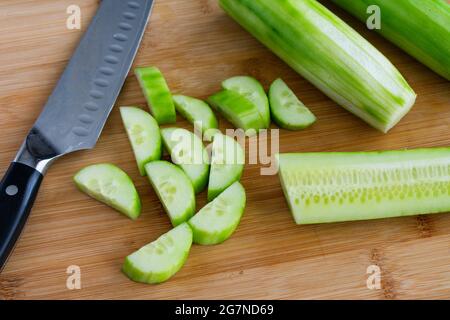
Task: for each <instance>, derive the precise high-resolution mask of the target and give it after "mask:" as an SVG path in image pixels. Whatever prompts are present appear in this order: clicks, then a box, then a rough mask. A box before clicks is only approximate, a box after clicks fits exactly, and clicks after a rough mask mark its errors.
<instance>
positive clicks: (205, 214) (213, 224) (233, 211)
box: [188, 182, 246, 245]
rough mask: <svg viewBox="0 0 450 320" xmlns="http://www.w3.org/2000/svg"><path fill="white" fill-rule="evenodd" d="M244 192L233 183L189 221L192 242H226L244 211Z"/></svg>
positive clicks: (237, 184) (207, 243) (237, 183)
mask: <svg viewBox="0 0 450 320" xmlns="http://www.w3.org/2000/svg"><path fill="white" fill-rule="evenodd" d="M245 201H246V198H245V190H244V187H242V185H241V184H240V183H239V182H235V183H233V184H232V185H231V186H229V187H228V188H227V189H226V190H225V191H224V192H222V193H221V194H220V195H218V196H217V198H215V199H214V200H213V201H212V202H210V203H208V204H207V205H206V206H205V207H203V208H202V209H201V210H200V211H199V212H198V213H197V214H196V215H195V216H193V217H192V218H191V220H189V222H188V223H189V225H190V226H191V228H192V231H193V233H194V242H195V243H197V244H203V245H211V244H218V243H222V242H224V241H225V240H227V239H228V238H229V237H230V236H231V235H232V234H233V232H234V230H236V228H237V226H238V224H239V221H241V217H242V214H243V213H244V209H245Z"/></svg>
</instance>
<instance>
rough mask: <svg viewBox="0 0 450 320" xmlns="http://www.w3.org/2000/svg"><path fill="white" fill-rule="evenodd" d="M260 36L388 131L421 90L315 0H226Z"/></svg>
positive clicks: (326, 89) (235, 15)
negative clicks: (412, 85)
mask: <svg viewBox="0 0 450 320" xmlns="http://www.w3.org/2000/svg"><path fill="white" fill-rule="evenodd" d="M220 5H221V7H222V8H223V9H224V10H225V11H226V12H227V13H228V14H229V15H230V16H231V17H232V18H234V19H235V20H236V21H237V22H238V23H240V24H241V25H242V26H243V27H244V28H245V29H247V30H248V31H249V32H250V33H252V34H253V35H254V36H255V37H256V38H257V39H258V40H260V41H261V42H262V43H263V44H265V45H266V46H267V47H268V48H270V49H271V50H272V51H273V52H274V53H275V54H277V55H278V56H279V57H280V58H282V59H283V60H284V61H285V62H286V63H287V64H289V65H290V66H291V67H292V68H293V69H294V70H296V71H297V72H298V73H299V74H301V75H302V76H303V77H305V78H306V79H307V80H309V81H310V82H311V83H312V84H314V85H315V86H316V87H317V88H318V89H320V90H322V91H323V92H324V93H325V94H326V95H328V96H329V97H330V98H331V99H333V100H335V101H336V102H337V103H338V104H339V105H341V106H342V107H344V108H345V109H347V110H348V111H350V112H352V113H353V114H355V115H356V116H358V117H360V118H361V119H363V120H364V121H366V122H367V123H368V124H370V125H371V126H373V127H374V128H376V129H378V130H380V131H382V132H384V133H386V132H387V131H389V130H390V129H391V128H392V127H393V126H395V125H396V124H397V123H398V122H399V121H400V120H401V118H403V117H404V116H405V115H406V113H407V112H408V111H409V110H410V109H411V107H412V106H413V104H414V103H415V100H416V94H415V93H414V91H413V90H412V89H411V87H410V86H409V85H408V83H407V82H406V80H405V79H404V78H403V76H402V75H401V74H400V72H399V71H398V70H397V69H396V68H395V67H394V66H393V65H392V64H391V63H390V62H389V60H388V59H387V58H386V57H384V56H383V55H382V54H381V53H380V52H379V51H378V50H377V49H376V48H374V47H373V46H372V45H371V44H370V43H369V42H367V41H366V40H365V39H364V38H363V37H361V36H360V35H359V34H358V33H357V32H356V31H354V30H353V29H352V28H351V27H349V26H348V25H347V24H345V22H343V21H342V20H341V19H339V18H338V17H337V16H335V15H334V14H333V13H331V12H330V11H329V10H328V9H326V8H325V7H324V6H323V5H321V4H320V3H319V2H317V1H315V0H278V1H273V0H220Z"/></svg>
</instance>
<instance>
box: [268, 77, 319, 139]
mask: <svg viewBox="0 0 450 320" xmlns="http://www.w3.org/2000/svg"><path fill="white" fill-rule="evenodd" d="M269 99H270V110H271V111H272V118H273V120H274V121H275V123H276V124H277V125H278V126H279V127H281V128H284V129H288V130H301V129H305V128H307V127H309V126H310V125H312V124H313V123H314V122H316V117H315V116H314V114H313V113H312V112H311V111H309V109H308V108H307V107H305V105H304V104H303V103H302V102H301V101H300V100H299V99H298V98H297V96H296V95H295V94H294V92H292V90H291V89H290V88H289V87H288V86H287V85H286V83H285V82H284V81H283V80H281V79H277V80H275V81H274V82H273V83H272V85H271V86H270V91H269Z"/></svg>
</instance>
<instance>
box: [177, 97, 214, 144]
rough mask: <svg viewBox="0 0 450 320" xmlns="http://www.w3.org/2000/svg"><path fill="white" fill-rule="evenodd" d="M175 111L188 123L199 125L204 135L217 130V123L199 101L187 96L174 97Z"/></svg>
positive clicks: (212, 114) (212, 113) (202, 102)
mask: <svg viewBox="0 0 450 320" xmlns="http://www.w3.org/2000/svg"><path fill="white" fill-rule="evenodd" d="M173 101H174V102H175V109H176V110H177V111H178V112H179V113H180V114H181V115H182V116H183V118H186V119H187V120H188V121H189V122H190V123H192V124H195V123H200V124H201V126H202V133H203V134H204V135H205V134H206V133H207V132H208V130H210V129H218V128H219V123H218V122H217V118H216V116H215V115H214V112H213V111H212V110H211V108H210V107H209V105H208V104H207V103H206V102H204V101H202V100H199V99H195V98H191V97H188V96H182V95H174V96H173Z"/></svg>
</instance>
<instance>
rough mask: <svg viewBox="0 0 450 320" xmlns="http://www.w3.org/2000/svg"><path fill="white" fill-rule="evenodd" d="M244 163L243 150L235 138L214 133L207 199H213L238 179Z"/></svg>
mask: <svg viewBox="0 0 450 320" xmlns="http://www.w3.org/2000/svg"><path fill="white" fill-rule="evenodd" d="M244 163H245V155H244V150H243V149H242V147H241V145H240V144H239V143H238V142H237V141H236V140H234V139H233V138H231V137H229V136H227V135H223V134H216V135H214V141H213V145H212V156H211V169H210V174H209V184H208V201H211V200H213V199H214V198H215V197H217V196H218V195H219V194H220V193H222V192H223V191H224V190H225V189H226V188H228V187H229V186H230V185H232V184H233V183H234V182H236V181H239V179H240V178H241V175H242V171H243V170H244Z"/></svg>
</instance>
